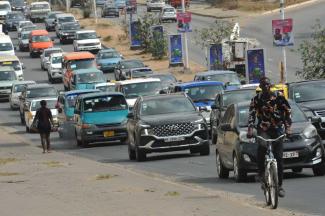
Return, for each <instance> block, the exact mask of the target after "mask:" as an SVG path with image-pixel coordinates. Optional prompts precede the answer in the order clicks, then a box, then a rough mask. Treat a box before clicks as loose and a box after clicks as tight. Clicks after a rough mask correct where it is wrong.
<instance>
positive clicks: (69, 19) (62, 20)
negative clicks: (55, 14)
mask: <svg viewBox="0 0 325 216" xmlns="http://www.w3.org/2000/svg"><path fill="white" fill-rule="evenodd" d="M74 21H75V20H74V17H73V16H66V17H59V18H58V22H59V23H66V22H74Z"/></svg>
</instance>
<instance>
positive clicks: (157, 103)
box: [141, 97, 195, 116]
mask: <svg viewBox="0 0 325 216" xmlns="http://www.w3.org/2000/svg"><path fill="white" fill-rule="evenodd" d="M175 107H177V109H175ZM186 112H195V107H194V106H193V104H192V103H191V101H190V100H189V99H188V98H186V97H166V98H153V99H150V100H146V101H144V102H143V103H142V106H141V115H142V116H148V115H159V114H170V113H180V115H182V114H181V113H186Z"/></svg>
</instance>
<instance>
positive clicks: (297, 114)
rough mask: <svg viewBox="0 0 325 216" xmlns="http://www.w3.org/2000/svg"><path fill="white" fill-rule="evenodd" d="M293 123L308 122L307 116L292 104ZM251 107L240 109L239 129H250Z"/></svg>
mask: <svg viewBox="0 0 325 216" xmlns="http://www.w3.org/2000/svg"><path fill="white" fill-rule="evenodd" d="M290 107H291V118H292V122H293V123H294V122H306V121H308V120H307V118H306V116H305V114H304V113H303V112H302V111H301V110H300V109H299V107H298V106H297V105H296V104H295V103H290ZM248 115H249V107H248V106H245V107H239V113H238V124H239V127H248Z"/></svg>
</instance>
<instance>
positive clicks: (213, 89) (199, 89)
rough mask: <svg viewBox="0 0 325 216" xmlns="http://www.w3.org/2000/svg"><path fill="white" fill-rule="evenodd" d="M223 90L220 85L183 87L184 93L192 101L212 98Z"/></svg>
mask: <svg viewBox="0 0 325 216" xmlns="http://www.w3.org/2000/svg"><path fill="white" fill-rule="evenodd" d="M221 91H223V86H222V85H206V86H195V87H190V88H186V89H185V93H186V94H187V95H188V96H189V97H190V98H191V99H192V100H193V102H200V101H210V100H214V98H215V97H216V94H218V93H220V92H221Z"/></svg>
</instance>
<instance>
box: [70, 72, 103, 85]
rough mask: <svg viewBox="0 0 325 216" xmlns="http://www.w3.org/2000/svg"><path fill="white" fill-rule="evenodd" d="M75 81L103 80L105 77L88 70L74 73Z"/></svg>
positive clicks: (91, 81) (90, 81) (92, 81)
mask: <svg viewBox="0 0 325 216" xmlns="http://www.w3.org/2000/svg"><path fill="white" fill-rule="evenodd" d="M76 79H77V80H76V81H77V83H94V82H105V77H104V76H103V74H102V73H99V72H89V73H82V74H77V75H76Z"/></svg>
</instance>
